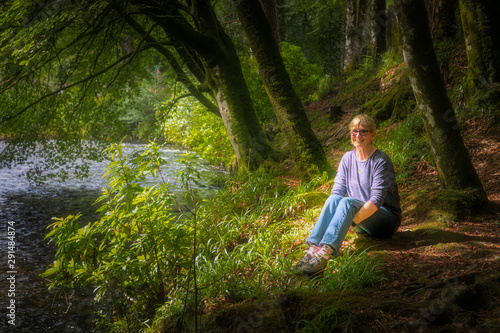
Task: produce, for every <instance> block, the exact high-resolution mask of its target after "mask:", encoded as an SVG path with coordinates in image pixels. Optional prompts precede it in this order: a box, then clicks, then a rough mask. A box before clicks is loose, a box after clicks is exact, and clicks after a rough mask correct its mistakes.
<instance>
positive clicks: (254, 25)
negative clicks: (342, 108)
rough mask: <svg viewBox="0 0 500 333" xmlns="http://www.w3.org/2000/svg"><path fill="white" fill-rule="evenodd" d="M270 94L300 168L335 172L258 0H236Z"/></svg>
mask: <svg viewBox="0 0 500 333" xmlns="http://www.w3.org/2000/svg"><path fill="white" fill-rule="evenodd" d="M233 3H234V4H235V7H236V10H237V12H238V17H239V18H240V22H241V24H242V25H243V28H244V30H245V34H246V35H247V38H248V40H249V43H250V46H251V48H252V51H253V54H254V55H255V58H256V60H257V64H258V67H259V73H260V75H261V77H262V80H263V82H264V87H265V89H266V92H267V95H268V96H269V99H270V101H271V104H272V105H273V109H274V112H275V114H276V117H277V119H278V123H279V126H280V128H281V130H282V131H283V134H284V136H285V138H286V141H287V143H288V148H289V150H290V152H291V154H292V157H293V159H294V161H295V164H296V165H297V167H298V169H299V170H300V171H302V172H303V173H304V176H305V178H311V177H313V176H315V175H318V174H321V173H322V172H327V173H329V174H331V173H332V168H331V166H330V164H329V163H328V161H327V159H326V156H325V152H324V150H323V147H322V146H321V143H320V142H319V140H318V139H317V138H316V135H315V134H314V132H313V131H312V128H311V125H310V123H309V120H308V118H307V115H306V112H305V109H304V106H303V104H302V102H301V101H300V99H299V97H298V95H297V93H296V92H295V90H294V88H293V85H292V83H291V80H290V77H289V75H288V73H287V71H286V69H285V65H284V64H283V60H282V58H281V54H280V52H279V48H278V45H277V44H276V41H275V39H274V38H273V34H272V30H271V27H270V25H269V23H268V21H267V19H266V17H265V15H264V12H263V11H262V8H261V7H260V4H259V3H258V2H257V1H248V0H233Z"/></svg>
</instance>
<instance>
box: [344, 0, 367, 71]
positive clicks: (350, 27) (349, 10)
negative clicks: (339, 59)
mask: <svg viewBox="0 0 500 333" xmlns="http://www.w3.org/2000/svg"><path fill="white" fill-rule="evenodd" d="M367 14H368V0H347V1H346V28H345V30H346V33H345V50H344V70H351V69H354V68H357V67H358V65H359V63H360V61H361V53H362V51H363V44H364V42H365V31H366V21H367V19H366V18H367Z"/></svg>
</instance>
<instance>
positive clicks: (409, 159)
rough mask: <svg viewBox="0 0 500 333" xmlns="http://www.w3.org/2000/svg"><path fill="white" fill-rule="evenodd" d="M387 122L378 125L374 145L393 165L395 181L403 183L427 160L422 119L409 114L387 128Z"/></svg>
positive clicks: (415, 114)
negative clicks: (420, 163) (422, 161)
mask: <svg viewBox="0 0 500 333" xmlns="http://www.w3.org/2000/svg"><path fill="white" fill-rule="evenodd" d="M388 125H389V123H388V122H384V123H382V124H380V126H379V127H380V128H381V130H379V131H378V132H377V136H376V137H375V143H374V145H375V146H376V147H378V148H379V149H381V150H383V151H384V152H385V153H387V154H388V155H389V156H390V157H391V160H392V162H393V164H394V168H395V171H396V180H397V181H398V183H399V184H401V183H403V182H405V181H406V180H407V179H408V177H409V176H410V175H411V174H412V172H413V171H414V169H415V168H416V166H417V164H418V163H419V162H420V161H421V160H423V159H425V158H427V157H428V156H429V153H430V149H429V146H428V143H427V142H426V141H425V139H424V138H423V137H422V133H423V132H424V131H423V123H422V117H421V116H420V115H419V114H418V113H417V112H413V113H411V114H410V115H409V116H408V117H407V118H405V119H404V120H403V121H401V122H400V123H397V124H395V125H392V126H388Z"/></svg>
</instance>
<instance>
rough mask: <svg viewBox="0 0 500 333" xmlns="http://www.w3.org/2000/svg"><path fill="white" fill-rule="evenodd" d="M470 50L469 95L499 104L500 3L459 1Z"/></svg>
mask: <svg viewBox="0 0 500 333" xmlns="http://www.w3.org/2000/svg"><path fill="white" fill-rule="evenodd" d="M460 16H461V18H462V27H463V33H464V37H465V44H466V47H467V61H468V73H467V79H468V91H469V95H470V96H471V97H473V99H474V100H486V101H489V102H493V103H498V102H500V19H499V17H500V1H498V0H495V1H492V0H460Z"/></svg>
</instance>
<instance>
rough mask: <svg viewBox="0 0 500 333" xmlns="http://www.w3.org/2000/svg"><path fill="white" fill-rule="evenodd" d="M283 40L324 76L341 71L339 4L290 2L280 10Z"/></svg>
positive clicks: (341, 14) (342, 34) (342, 33)
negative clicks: (295, 48)
mask: <svg viewBox="0 0 500 333" xmlns="http://www.w3.org/2000/svg"><path fill="white" fill-rule="evenodd" d="M280 10H281V13H280V14H281V16H282V17H283V21H284V22H283V31H285V32H286V33H285V36H284V41H286V42H288V43H291V44H293V45H297V46H299V47H300V48H301V49H302V51H303V52H304V54H305V55H306V58H307V59H308V61H309V62H311V63H314V64H316V65H318V66H319V67H320V68H322V69H323V70H324V73H326V74H327V75H330V76H333V75H338V74H340V72H341V66H340V64H341V58H342V53H343V49H344V39H345V29H344V26H345V18H346V15H345V5H344V4H343V1H309V0H308V1H303V0H292V1H288V2H287V3H286V4H285V5H283V6H281V7H280Z"/></svg>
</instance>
